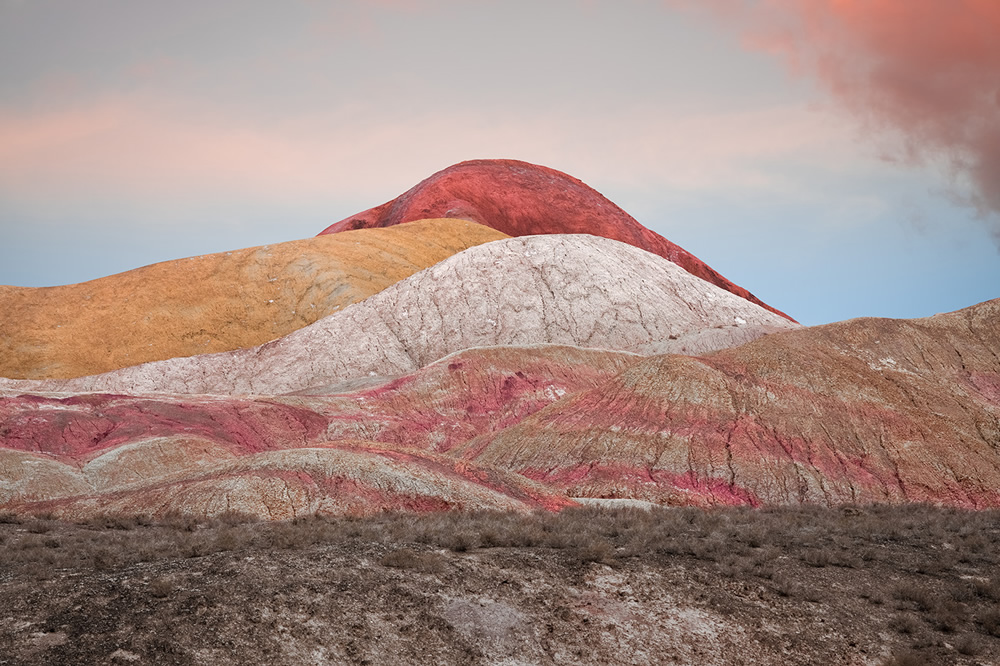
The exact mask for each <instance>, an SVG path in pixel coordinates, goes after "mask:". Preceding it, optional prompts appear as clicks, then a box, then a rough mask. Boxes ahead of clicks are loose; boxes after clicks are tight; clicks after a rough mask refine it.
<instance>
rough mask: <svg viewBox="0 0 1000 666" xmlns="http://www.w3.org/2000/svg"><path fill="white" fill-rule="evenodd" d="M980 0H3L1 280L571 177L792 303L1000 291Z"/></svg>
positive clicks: (994, 112) (906, 310)
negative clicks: (483, 162)
mask: <svg viewBox="0 0 1000 666" xmlns="http://www.w3.org/2000/svg"><path fill="white" fill-rule="evenodd" d="M997 34H1000V2H996V0H759V1H754V0H701V1H695V0H503V1H500V0H496V1H493V0H461V1H460V0H338V1H335V2H322V1H319V0H281V1H278V0H211V1H210V2H205V1H204V0H198V1H191V0H173V1H172V2H169V3H165V2H151V1H149V2H147V1H136V0H86V1H74V0H0V284H9V285H17V286H52V285H57V284H68V283H73V282H80V281H84V280H90V279H94V278H97V277H101V276H104V275H109V274H113V273H117V272H121V271H125V270H129V269H131V268H136V267H139V266H143V265H146V264H150V263H154V262H158V261H165V260H170V259H177V258H182V257H186V256H192V255H198V254H206V253H211V252H222V251H227V250H232V249H236V248H241V247H249V246H254V245H261V244H266V243H275V242H281V241H286V240H293V239H298V238H305V237H309V236H313V235H315V234H317V233H319V232H320V231H321V230H322V229H324V228H325V227H327V226H328V225H330V224H332V223H333V222H336V221H338V220H340V219H342V218H345V217H347V216H349V215H352V214H354V213H357V212H359V211H361V210H364V209H366V208H369V207H372V206H375V205H378V204H381V203H383V202H385V201H387V200H389V199H392V198H394V197H395V196H397V195H399V194H401V193H402V192H404V191H406V190H407V189H409V188H410V187H412V186H413V185H415V184H416V183H418V182H419V181H420V180H422V179H423V178H425V177H427V176H429V175H430V174H432V173H434V172H436V171H438V170H440V169H443V168H445V167H447V166H449V165H451V164H454V163H457V162H460V161H463V160H467V159H481V158H512V159H521V160H525V161H528V162H534V163H537V164H544V165H546V166H549V167H552V168H555V169H559V170H561V171H564V172H566V173H569V174H571V175H573V176H575V177H577V178H580V179H581V180H583V181H584V182H586V183H587V184H589V185H590V186H592V187H594V188H595V189H597V190H598V191H600V192H601V193H602V194H604V195H605V196H607V197H608V198H610V199H611V200H612V201H614V202H615V203H617V204H618V205H619V206H621V207H622V208H624V209H625V210H626V211H627V212H629V213H630V214H631V215H633V216H634V217H635V218H636V219H638V220H639V222H641V223H642V224H644V225H645V226H647V227H649V228H650V229H652V230H654V231H656V232H658V233H660V234H662V235H663V236H665V237H666V238H668V239H670V240H671V241H673V242H675V243H677V244H679V245H681V246H682V247H684V248H685V249H687V250H689V251H690V252H692V253H693V254H695V255H696V256H698V257H699V258H701V259H702V260H704V261H705V262H707V263H708V264H709V265H711V266H712V267H713V268H715V269H716V270H718V271H719V272H721V273H722V274H723V275H725V276H726V277H728V278H729V279H731V280H732V281H734V282H736V283H737V284H740V285H742V286H744V287H746V288H747V289H750V290H751V291H752V292H754V293H755V294H756V295H757V296H758V297H760V298H761V299H763V300H764V301H765V302H767V303H769V304H771V305H773V306H774V307H777V308H779V309H781V310H784V311H785V312H788V313H789V314H790V315H792V316H793V317H795V318H796V319H798V320H799V321H801V322H803V323H805V324H810V325H812V324H822V323H827V322H832V321H839V320H843V319H848V318H852V317H859V316H880V317H921V316H927V315H932V314H935V313H937V312H946V311H951V310H956V309H959V308H962V307H966V306H969V305H972V304H975V303H978V302H981V301H984V300H988V299H991V298H997V297H1000V40H997V39H996V38H995V36H996V35H997Z"/></svg>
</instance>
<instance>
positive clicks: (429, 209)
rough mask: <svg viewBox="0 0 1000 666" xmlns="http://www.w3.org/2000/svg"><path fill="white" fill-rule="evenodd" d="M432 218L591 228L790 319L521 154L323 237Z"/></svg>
mask: <svg viewBox="0 0 1000 666" xmlns="http://www.w3.org/2000/svg"><path fill="white" fill-rule="evenodd" d="M430 217H451V218H462V219H467V220H474V221H476V222H479V223H480V224H484V225H486V226H488V227H492V228H494V229H497V230H499V231H502V232H503V233H505V234H507V235H509V236H526V235H533V234H580V233H583V234H593V235H595V236H603V237H605V238H611V239H614V240H618V241H622V242H624V243H628V244H630V245H634V246H635V247H638V248H642V249H644V250H647V251H649V252H652V253H653V254H658V255H660V256H661V257H664V258H665V259H669V260H670V261H672V262H674V263H675V264H677V265H679V266H681V267H682V268H683V269H684V270H686V271H688V272H689V273H691V274H692V275H696V276H698V277H700V278H702V279H703V280H707V281H709V282H711V283H712V284H714V285H716V286H718V287H721V288H722V289H725V290H726V291H729V292H731V293H733V294H736V295H737V296H740V297H741V298H745V299H747V300H749V301H751V302H752V303H756V304H757V305H760V306H762V307H764V308H766V309H768V310H771V311H772V312H775V313H778V314H780V315H781V316H783V317H786V318H789V319H790V317H788V315H786V314H784V313H782V312H780V311H778V310H776V309H774V308H772V307H771V306H769V305H767V304H766V303H764V302H762V301H761V300H760V299H758V298H757V297H756V296H754V295H753V294H751V293H750V292H749V291H747V290H746V289H744V288H743V287H740V286H738V285H735V284H733V283H732V282H730V281H729V280H727V279H726V278H724V277H722V276H721V275H720V274H719V273H718V272H716V271H715V270H713V269H712V268H711V267H709V266H708V265H706V264H705V263H704V262H703V261H701V260H700V259H698V258H697V257H695V256H694V255H692V254H690V253H689V252H687V251H686V250H684V249H683V248H681V247H679V246H677V245H675V244H673V243H671V242H670V241H668V240H667V239H666V238H663V237H662V236H660V235H659V234H657V233H655V232H652V231H650V230H649V229H647V228H646V227H644V226H642V225H641V224H639V223H638V222H637V221H636V220H635V219H634V218H633V217H632V216H631V215H629V214H628V213H626V212H625V211H623V210H622V209H621V208H619V207H618V206H616V205H615V204H613V203H612V202H611V201H609V200H608V199H606V198H605V197H604V196H603V195H601V194H600V193H599V192H597V191H596V190H594V189H592V188H591V187H589V186H587V185H586V184H584V183H583V182H581V181H579V180H577V179H576V178H573V177H572V176H569V175H567V174H565V173H562V172H560V171H556V170H555V169H549V168H548V167H543V166H538V165H535V164H529V163H527V162H520V161H517V160H473V161H468V162H462V163H460V164H456V165H454V166H451V167H448V168H447V169H444V170H443V171H439V172H437V173H435V174H434V175H432V176H430V177H429V178H427V179H426V180H424V181H422V182H420V183H419V184H417V185H416V186H415V187H413V188H412V189H410V190H409V191H408V192H406V193H404V194H402V195H400V196H398V197H396V198H395V199H393V200H392V201H389V202H387V203H384V204H382V205H381V206H377V207H375V208H372V209H369V210H366V211H364V212H362V213H358V214H357V215H352V216H351V217H349V218H346V219H344V220H341V221H340V222H337V223H336V224H333V225H331V226H329V227H327V228H326V229H324V230H323V231H322V232H321V235H322V234H332V233H337V232H341V231H347V230H351V229H369V228H373V227H389V226H392V225H396V224H402V223H405V222H412V221H414V220H421V219H425V218H430Z"/></svg>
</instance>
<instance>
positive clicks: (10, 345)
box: [0, 219, 507, 379]
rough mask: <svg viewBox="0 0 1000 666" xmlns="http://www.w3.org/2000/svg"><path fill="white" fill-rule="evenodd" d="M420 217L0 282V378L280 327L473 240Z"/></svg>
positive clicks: (93, 368) (282, 331) (277, 333)
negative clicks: (32, 283) (78, 276)
mask: <svg viewBox="0 0 1000 666" xmlns="http://www.w3.org/2000/svg"><path fill="white" fill-rule="evenodd" d="M506 237H507V236H506V235H504V234H503V233H501V232H499V231H495V230H493V229H490V228H489V227H485V226H482V225H479V224H475V223H473V222H469V221H466V220H457V219H435V220H425V221H421V222H418V223H415V224H407V225H400V226H395V227H392V228H388V229H362V230H358V231H351V232H346V233H342V234H333V235H326V236H319V237H316V238H308V239H305V240H298V241H291V242H287V243H278V244H274V245H264V246H261V247H253V248H247V249H243V250H234V251H232V252H222V253H218V254H208V255H203V256H199V257H190V258H188V259H178V260H176V261H167V262H163V263H159V264H153V265H151V266H145V267H143V268H137V269H135V270H132V271H128V272H125V273H119V274H117V275H111V276H109V277H105V278H99V279H97V280H91V281H89V282H81V283H79V284H72V285H66V286H60V287H40V288H29V287H8V286H0V312H3V316H2V317H0V376H2V377H11V378H28V379H43V378H66V377H78V376H81V375H89V374H95V373H100V372H107V371H109V370H116V369H118V368H123V367H126V366H130V365H136V364H139V363H145V362H147V361H157V360H162V359H167V358H175V357H178V356H191V355H194V354H204V353H211V352H220V351H228V350H232V349H238V348H242V347H253V346H255V345H259V344H262V343H264V342H267V341H268V340H274V339H275V338H279V337H282V336H284V335H287V334H288V333H291V332H292V331H294V330H296V329H299V328H302V327H303V326H307V325H308V324H311V323H313V322H315V321H316V320H318V319H320V318H322V317H325V316H326V315H328V314H331V313H333V312H336V311H337V310H339V309H341V308H343V307H345V306H347V305H350V304H351V303H354V302H357V301H360V300H362V299H365V298H367V297H368V296H371V295H372V294H375V293H377V292H379V291H381V290H382V289H385V288H386V287H388V286H389V285H391V284H393V283H395V282H397V281H399V280H402V279H403V278H406V277H409V276H410V275H412V274H414V273H416V272H418V271H420V270H422V269H424V268H427V267H428V266H431V265H433V264H436V263H438V262H439V261H442V260H443V259H446V258H448V257H450V256H451V255H453V254H455V253H457V252H461V251H462V250H465V249H467V248H469V247H472V246H475V245H480V244H482V243H487V242H490V241H493V240H499V239H502V238H506Z"/></svg>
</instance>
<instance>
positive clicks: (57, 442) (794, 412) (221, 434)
mask: <svg viewBox="0 0 1000 666" xmlns="http://www.w3.org/2000/svg"><path fill="white" fill-rule="evenodd" d="M0 435H2V441H3V444H4V447H5V449H0V479H2V481H0V510H14V511H19V512H25V513H32V512H34V513H39V512H56V513H57V514H60V515H65V516H70V517H86V516H90V515H95V514H100V513H102V512H106V513H130V512H131V513H155V512H157V511H166V510H172V511H182V512H187V513H194V514H197V515H215V514H217V513H220V512H223V511H225V510H226V509H227V508H228V509H230V510H232V509H238V510H241V511H247V512H250V513H256V514H257V515H260V516H262V517H265V518H268V517H282V516H289V515H293V514H296V513H301V512H304V511H313V510H317V511H320V512H326V513H365V512H367V511H368V510H369V507H375V509H372V510H378V509H379V508H386V507H390V508H391V507H409V508H417V509H434V508H447V507H455V506H465V507H486V506H493V507H496V508H505V507H508V506H512V505H514V506H516V507H517V508H522V509H524V508H531V507H538V506H544V507H549V508H553V507H558V506H561V504H560V502H562V503H565V502H566V501H568V500H567V499H565V498H566V497H567V496H569V497H583V498H634V499H639V500H646V501H651V502H655V503H661V504H672V505H682V504H683V505H702V506H709V505H718V504H746V505H754V506H756V505H771V504H797V503H817V504H840V503H868V502H905V501H926V502H934V503H941V504H948V505H954V506H962V507H976V508H983V507H998V506H1000V300H995V301H990V302H987V303H983V304H980V305H978V306H974V307H972V308H968V309H966V310H962V311H959V312H955V313H950V314H945V315H937V316H934V317H929V318H926V319H917V320H887V319H859V320H853V321H848V322H842V323H838V324H831V325H828V326H822V327H815V328H809V329H800V330H793V331H787V332H783V333H779V334H775V335H770V336H767V337H765V338H761V339H758V340H756V341H754V342H751V343H749V344H746V345H743V346H741V347H737V348H733V349H728V350H724V351H721V352H718V353H715V354H712V355H709V356H705V357H701V358H697V357H687V356H676V355H659V356H654V357H640V356H636V355H633V354H628V353H623V352H611V351H602V350H591V349H580V348H574V347H567V346H558V345H546V346H531V347H491V348H477V349H468V350H465V351H462V352H460V353H457V354H453V355H450V356H448V357H446V358H443V359H441V360H439V361H437V362H435V363H432V364H430V365H428V366H426V367H424V368H423V369H421V370H419V371H417V372H415V373H412V374H410V375H406V376H403V377H399V378H397V379H395V380H392V381H389V382H387V383H384V384H382V385H380V386H376V387H373V388H367V389H363V390H359V391H355V392H352V393H346V394H341V395H328V396H323V395H289V396H281V397H271V398H257V399H250V398H236V397H216V398H209V397H203V396H190V397H185V396H160V397H148V398H139V397H123V396H109V395H81V396H73V397H61V398H57V397H41V396H29V395H26V396H19V397H8V398H3V399H0ZM317 451H319V452H317ZM401 461H402V462H401ZM404 462H405V464H403V463H404ZM411 466H412V469H411ZM428 470H431V471H428ZM438 474H440V475H443V476H444V477H446V479H442V478H439V476H435V475H438ZM456 474H457V475H458V477H461V478H455V476H454V475H456ZM463 479H464V480H463ZM528 479H531V480H532V481H534V483H531V482H529V481H528ZM438 484H441V485H440V488H439V486H438ZM467 484H471V485H467ZM491 493H497V494H495V495H494V494H491Z"/></svg>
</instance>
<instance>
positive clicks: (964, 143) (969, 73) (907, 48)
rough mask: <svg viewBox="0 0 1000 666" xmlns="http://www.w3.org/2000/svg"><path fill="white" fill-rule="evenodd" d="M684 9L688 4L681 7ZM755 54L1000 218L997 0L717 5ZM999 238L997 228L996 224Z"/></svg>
mask: <svg viewBox="0 0 1000 666" xmlns="http://www.w3.org/2000/svg"><path fill="white" fill-rule="evenodd" d="M681 4H684V2H683V1H682V2H681ZM711 6H712V8H713V10H714V11H715V12H716V15H717V16H722V17H724V18H725V19H727V20H729V21H732V22H734V23H735V24H736V25H738V26H739V27H740V29H741V30H742V31H743V34H744V36H745V41H746V44H747V45H748V46H749V47H750V48H754V49H758V50H765V51H768V52H771V53H775V54H777V55H780V56H782V57H784V58H785V59H786V61H787V62H788V64H789V65H790V67H791V68H792V70H793V71H795V72H796V73H798V74H804V75H809V76H815V77H817V78H818V80H819V81H821V82H822V83H823V84H824V85H825V87H826V88H828V89H829V91H830V92H832V93H833V95H834V96H835V98H836V99H837V100H838V101H839V102H840V103H842V104H843V105H845V106H846V108H848V109H849V110H850V111H851V112H853V113H854V114H855V115H856V116H857V117H858V118H860V119H861V120H862V122H863V123H864V124H865V127H866V128H867V129H871V130H875V131H878V132H880V133H882V132H885V131H886V130H889V133H888V134H882V135H881V136H883V137H888V136H895V137H896V138H898V139H899V140H900V141H899V143H898V145H896V146H895V149H894V150H892V151H891V152H892V156H893V157H896V158H898V159H902V160H905V161H908V162H911V163H925V162H930V163H940V162H944V164H946V166H947V168H948V169H949V174H950V175H951V176H952V177H953V178H954V179H955V180H954V184H955V185H956V188H955V189H956V192H957V193H958V194H959V196H961V197H962V198H963V199H964V200H965V201H966V202H968V203H970V204H972V205H973V206H975V207H976V208H977V210H978V211H979V212H980V213H981V214H983V215H984V216H989V217H993V218H994V219H997V218H1000V2H998V1H997V0H762V1H760V2H757V3H755V4H748V3H746V2H743V1H742V0H712V1H711ZM994 229H995V231H996V232H997V233H998V237H1000V226H995V227H994Z"/></svg>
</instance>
